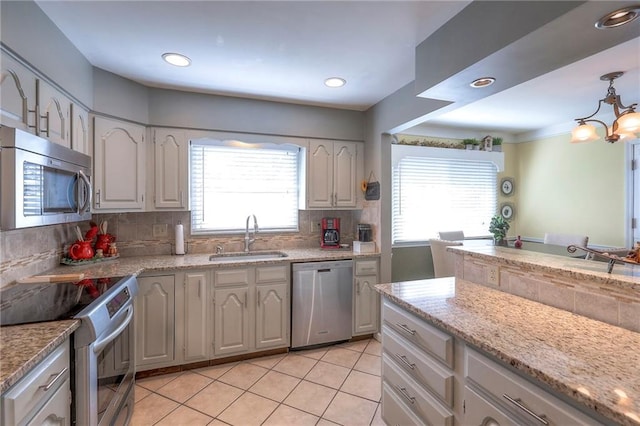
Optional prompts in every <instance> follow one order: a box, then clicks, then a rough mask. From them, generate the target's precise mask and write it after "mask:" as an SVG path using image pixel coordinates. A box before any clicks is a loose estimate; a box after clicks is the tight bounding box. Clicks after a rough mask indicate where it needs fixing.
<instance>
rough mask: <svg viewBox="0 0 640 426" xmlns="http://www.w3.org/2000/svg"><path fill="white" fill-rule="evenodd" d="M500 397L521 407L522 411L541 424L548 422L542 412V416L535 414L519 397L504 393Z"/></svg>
mask: <svg viewBox="0 0 640 426" xmlns="http://www.w3.org/2000/svg"><path fill="white" fill-rule="evenodd" d="M502 397H503V398H504V399H506V400H507V401H509V402H510V403H512V404H513V405H515V406H516V407H518V408H519V409H521V410H522V411H524V412H525V413H527V414H528V415H530V416H531V417H533V418H534V419H536V420H537V421H539V422H540V423H542V424H543V425H548V424H549V422H548V421H547V419H546V417H545V415H544V414H543V415H542V416H539V415H537V414H536V413H534V412H533V411H531V410H530V409H529V408H527V406H526V405H524V404H523V403H522V402H520V401H521V400H520V398H515V399H514V398H512V397H510V396H509V395H507V394H506V393H505V394H502Z"/></svg>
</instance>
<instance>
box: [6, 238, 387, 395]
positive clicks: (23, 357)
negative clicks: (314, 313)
mask: <svg viewBox="0 0 640 426" xmlns="http://www.w3.org/2000/svg"><path fill="white" fill-rule="evenodd" d="M278 251H282V252H284V253H286V254H287V257H283V258H278V259H270V260H238V261H225V262H216V263H213V262H211V261H210V260H209V256H210V253H207V254H187V255H184V256H168V255H167V256H135V257H120V258H118V259H116V260H113V261H105V262H100V263H94V264H89V265H82V266H67V265H61V266H58V267H57V268H54V269H52V270H50V271H47V274H66V273H73V272H82V273H84V274H85V278H100V277H114V276H121V275H129V274H133V275H140V274H142V273H144V272H156V271H172V270H180V269H190V268H202V267H207V268H221V267H228V266H248V265H276V264H278V263H282V262H313V261H326V260H342V259H356V258H359V257H372V256H373V257H378V256H380V254H379V253H366V254H365V253H353V252H352V251H351V250H346V249H335V250H322V249H295V250H278ZM79 324H80V322H79V321H76V320H68V321H54V322H46V323H38V324H25V325H15V326H8V327H0V393H1V392H4V391H5V390H7V389H8V388H9V387H10V386H12V385H13V384H14V383H16V382H17V381H18V380H19V379H20V378H22V377H23V376H24V374H25V373H27V372H28V371H29V370H30V369H31V368H33V366H35V365H36V364H37V363H38V362H39V361H41V360H42V359H43V358H44V357H45V356H47V355H48V354H49V353H51V352H52V351H53V350H54V349H55V348H56V347H57V346H58V345H59V344H60V343H62V341H64V339H66V338H67V337H69V336H70V335H71V333H72V332H73V331H74V330H75V329H76V328H78V326H79ZM16 348H19V350H17V349H16Z"/></svg>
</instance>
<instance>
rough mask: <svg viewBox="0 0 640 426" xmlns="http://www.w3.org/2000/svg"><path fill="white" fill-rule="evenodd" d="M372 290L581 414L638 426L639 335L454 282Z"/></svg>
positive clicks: (401, 284)
mask: <svg viewBox="0 0 640 426" xmlns="http://www.w3.org/2000/svg"><path fill="white" fill-rule="evenodd" d="M505 261H509V259H508V258H507V259H506V260H505ZM376 288H377V290H378V291H379V292H380V293H381V294H382V295H383V296H384V297H385V298H387V299H388V300H390V301H391V302H393V303H394V304H396V305H398V306H400V307H401V308H403V309H405V310H406V311H408V312H410V313H412V314H414V315H416V316H418V317H419V318H420V319H422V320H424V321H425V322H427V323H428V324H431V325H433V326H436V327H438V328H440V329H442V330H444V331H445V332H448V333H449V334H451V335H453V336H454V337H456V338H458V339H461V340H462V341H463V342H464V343H465V344H468V345H470V346H472V347H475V348H477V349H479V350H480V351H482V352H484V353H485V354H488V355H489V356H491V357H493V358H495V359H497V360H499V361H502V362H503V363H504V364H506V365H508V366H511V367H513V368H514V369H515V370H516V372H517V373H519V374H520V375H521V376H524V377H526V378H528V379H530V380H532V381H534V382H538V383H541V384H542V386H546V387H547V388H549V389H551V390H552V391H553V392H555V393H557V394H558V395H560V396H561V397H563V398H564V399H567V400H569V401H571V402H572V403H574V405H575V406H577V407H582V409H583V410H585V412H589V411H590V410H593V411H594V412H597V413H599V414H600V415H601V416H603V417H604V418H606V419H608V420H609V421H612V422H615V423H617V424H624V425H640V369H638V366H640V351H639V350H638V349H639V348H640V334H639V333H637V332H634V331H631V330H627V329H624V328H621V327H617V326H613V325H609V324H606V323H604V322H600V321H596V320H593V319H590V318H586V317H584V316H580V315H576V314H573V313H571V312H567V311H566V310H563V309H558V308H554V307H551V306H547V305H544V304H541V303H538V302H535V301H531V300H527V299H525V298H522V297H518V296H515V295H512V294H508V293H505V292H503V291H499V290H495V289H492V288H488V287H486V286H483V285H478V284H474V283H472V282H469V281H466V280H463V279H459V278H458V279H456V278H453V277H451V278H440V279H433V280H419V281H408V282H398V283H392V284H379V285H378V286H377V287H376ZM383 347H384V341H383Z"/></svg>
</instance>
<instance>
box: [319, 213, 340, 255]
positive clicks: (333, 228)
mask: <svg viewBox="0 0 640 426" xmlns="http://www.w3.org/2000/svg"><path fill="white" fill-rule="evenodd" d="M321 228H322V231H321V232H322V234H321V235H320V248H336V249H337V248H340V218H337V217H323V218H322V222H321Z"/></svg>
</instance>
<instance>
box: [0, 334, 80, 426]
mask: <svg viewBox="0 0 640 426" xmlns="http://www.w3.org/2000/svg"><path fill="white" fill-rule="evenodd" d="M70 363H71V355H70V345H69V340H65V341H64V343H62V344H61V345H60V346H58V347H57V348H56V349H54V350H53V352H51V353H50V354H49V355H47V356H46V357H45V358H44V359H43V360H42V361H40V362H39V363H38V364H37V365H36V366H35V367H34V368H33V369H32V370H31V371H30V372H28V373H27V374H26V375H25V376H24V377H23V378H22V379H20V380H19V381H18V382H17V383H16V384H14V385H13V386H12V387H11V388H9V390H7V391H6V392H5V393H3V394H2V410H1V411H2V417H1V420H2V421H1V422H0V423H2V424H3V425H70V424H71V386H70V379H69V377H70V368H71V364H70Z"/></svg>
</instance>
